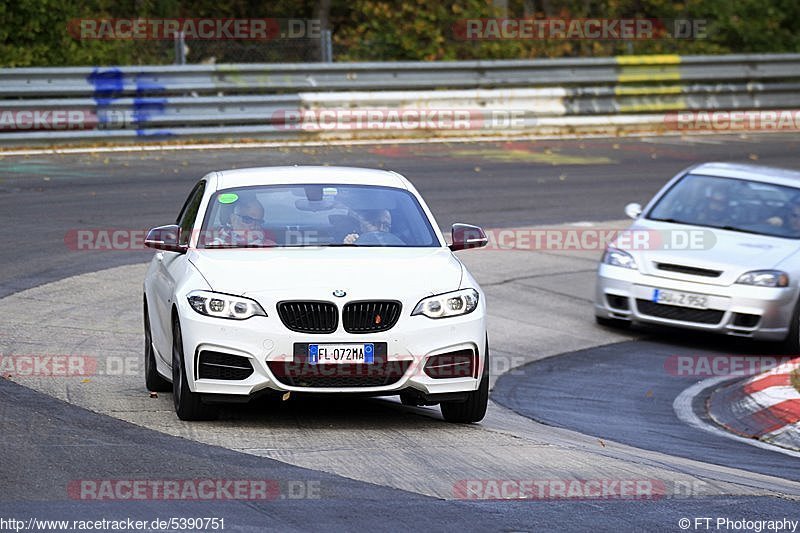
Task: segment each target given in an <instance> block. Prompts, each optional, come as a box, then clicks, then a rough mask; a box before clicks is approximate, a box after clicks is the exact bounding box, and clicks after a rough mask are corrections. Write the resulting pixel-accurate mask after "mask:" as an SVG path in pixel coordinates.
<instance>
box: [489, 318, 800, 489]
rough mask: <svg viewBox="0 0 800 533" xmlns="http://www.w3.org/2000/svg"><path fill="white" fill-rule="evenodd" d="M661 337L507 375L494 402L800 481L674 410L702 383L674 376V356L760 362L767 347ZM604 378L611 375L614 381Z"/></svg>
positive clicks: (603, 434)
mask: <svg viewBox="0 0 800 533" xmlns="http://www.w3.org/2000/svg"><path fill="white" fill-rule="evenodd" d="M660 333H661V334H659V332H654V333H652V334H651V335H652V339H651V340H641V341H634V342H624V343H619V344H612V345H608V346H602V347H599V348H593V349H591V350H585V351H581V352H575V353H569V354H564V355H562V356H559V357H551V358H548V359H544V360H541V361H536V362H534V363H530V364H529V365H528V367H527V368H526V370H527V372H525V374H524V377H523V375H522V374H520V375H509V376H506V377H504V378H503V379H501V380H499V381H498V384H497V385H496V386H495V388H494V391H493V395H494V396H493V398H494V400H495V401H496V402H498V403H500V404H502V405H504V406H506V407H509V408H511V409H513V410H514V411H516V412H518V413H520V414H522V415H525V416H527V417H529V418H533V419H534V420H536V421H539V422H542V423H544V424H549V425H553V426H559V427H565V428H569V429H573V430H576V431H579V432H581V433H584V434H587V435H594V436H596V437H599V438H603V439H612V440H615V441H618V442H623V443H625V444H629V445H631V446H636V447H639V448H645V449H648V450H655V451H660V452H663V453H667V454H670V455H676V456H680V457H686V458H691V459H699V460H701V461H705V462H709V463H714V464H719V465H725V466H731V467H735V468H739V467H742V466H743V465H746V466H745V468H746V469H747V470H750V471H753V472H760V473H763V474H768V475H772V476H778V477H783V478H786V479H793V480H795V481H800V458H798V457H793V456H788V455H784V454H782V453H780V452H778V451H770V450H769V449H764V448H757V447H754V446H750V445H748V444H745V443H742V442H736V441H731V440H730V439H726V438H724V437H722V436H719V435H716V434H713V433H709V432H706V431H703V430H701V429H698V428H695V427H691V426H688V425H686V424H682V423H681V422H680V420H678V418H677V415H676V413H675V410H674V409H673V401H674V400H675V398H676V397H677V396H678V395H679V394H680V393H681V392H682V391H683V390H685V389H686V388H688V387H690V386H691V385H693V384H694V383H696V382H697V381H698V378H697V377H694V376H678V375H675V374H674V373H671V372H670V371H669V370H668V368H669V363H668V360H669V358H670V357H675V356H679V355H681V356H698V357H703V356H706V357H713V356H714V355H726V354H727V355H729V354H736V355H744V354H749V355H751V356H753V357H759V356H766V355H768V354H765V353H764V348H765V347H769V344H766V343H755V342H752V343H750V342H745V343H742V341H741V339H736V340H734V339H730V338H725V337H722V338H714V339H711V340H710V339H709V338H708V336H701V335H696V334H684V333H681V338H680V339H679V340H677V341H674V340H673V341H672V342H670V343H666V342H663V340H664V337H665V336H666V335H667V333H666V330H664V331H662V332H660ZM605 376H613V378H612V379H613V381H610V380H609V379H607V378H605ZM731 379H734V378H731ZM565 383H568V384H569V385H568V386H565V385H564V384H565ZM612 391H613V394H611V392H612ZM709 392H710V391H709ZM707 398H708V394H701V395H698V396H697V397H695V399H694V402H693V403H694V404H695V405H694V411H695V414H698V415H699V416H701V417H703V418H706V420H707V416H706V415H705V409H704V407H705V400H706V399H707ZM707 421H708V422H709V423H710V424H711V425H713V422H711V421H710V420H707Z"/></svg>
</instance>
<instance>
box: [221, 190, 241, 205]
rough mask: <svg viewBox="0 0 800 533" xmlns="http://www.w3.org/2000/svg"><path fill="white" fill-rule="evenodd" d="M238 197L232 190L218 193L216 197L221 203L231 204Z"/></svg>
mask: <svg viewBox="0 0 800 533" xmlns="http://www.w3.org/2000/svg"><path fill="white" fill-rule="evenodd" d="M238 199H239V195H238V194H235V193H232V192H228V193H225V194H220V195H219V197H217V201H218V202H219V203H221V204H232V203H233V202H235V201H236V200H238Z"/></svg>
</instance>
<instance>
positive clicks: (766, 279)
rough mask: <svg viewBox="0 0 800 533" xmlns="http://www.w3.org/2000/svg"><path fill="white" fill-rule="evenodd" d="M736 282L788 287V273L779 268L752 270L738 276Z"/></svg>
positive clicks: (759, 285) (760, 285)
mask: <svg viewBox="0 0 800 533" xmlns="http://www.w3.org/2000/svg"><path fill="white" fill-rule="evenodd" d="M736 283H740V284H742V285H756V286H758V287H788V286H789V274H787V273H786V272H781V271H780V270H754V271H753V272H745V273H744V274H742V275H741V276H739V279H737V280H736Z"/></svg>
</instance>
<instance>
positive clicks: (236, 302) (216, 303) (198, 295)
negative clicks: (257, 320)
mask: <svg viewBox="0 0 800 533" xmlns="http://www.w3.org/2000/svg"><path fill="white" fill-rule="evenodd" d="M187 299H188V300H189V305H191V306H192V309H194V310H195V311H197V312H198V313H200V314H201V315H206V316H213V317H215V318H230V319H232V320H245V319H248V318H250V317H251V316H267V313H265V312H264V309H263V308H262V307H261V306H260V305H259V304H258V302H256V301H255V300H251V299H250V298H243V297H241V296H231V295H230V294H222V293H219V292H211V291H192V292H190V293H189V295H188V296H187Z"/></svg>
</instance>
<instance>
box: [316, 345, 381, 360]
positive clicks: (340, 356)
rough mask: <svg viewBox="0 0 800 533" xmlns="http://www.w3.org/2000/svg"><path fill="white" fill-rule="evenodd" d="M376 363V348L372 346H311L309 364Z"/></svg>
mask: <svg viewBox="0 0 800 533" xmlns="http://www.w3.org/2000/svg"><path fill="white" fill-rule="evenodd" d="M374 362H375V346H374V345H373V344H372V343H370V344H309V345H308V363H309V364H312V365H316V364H347V363H351V364H365V365H371V364H372V363H374Z"/></svg>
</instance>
